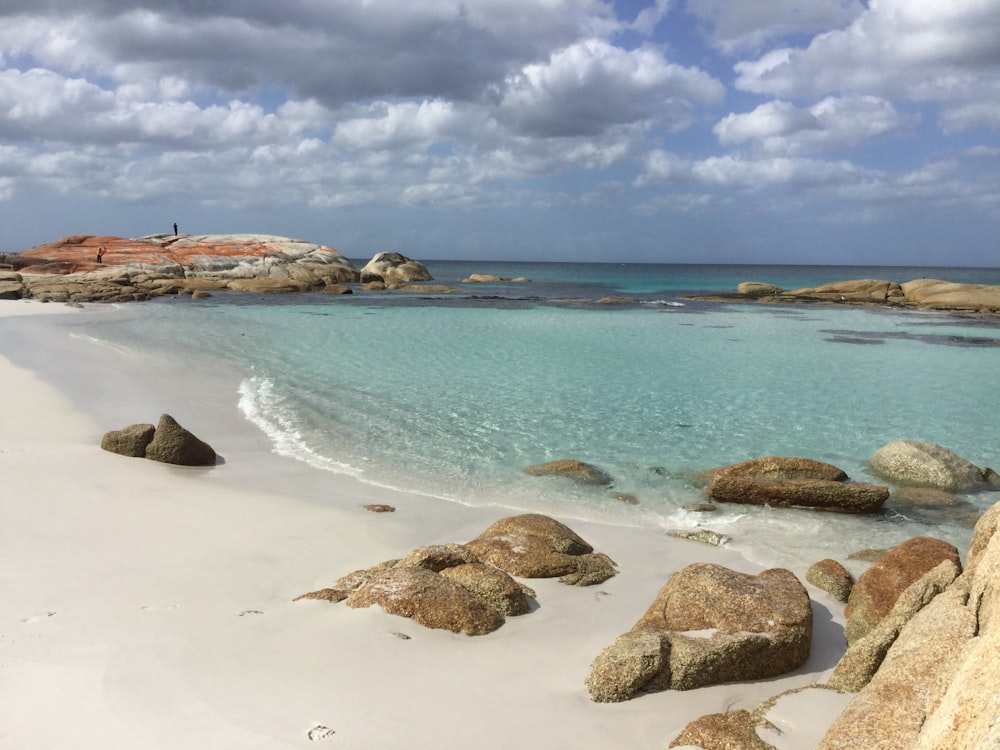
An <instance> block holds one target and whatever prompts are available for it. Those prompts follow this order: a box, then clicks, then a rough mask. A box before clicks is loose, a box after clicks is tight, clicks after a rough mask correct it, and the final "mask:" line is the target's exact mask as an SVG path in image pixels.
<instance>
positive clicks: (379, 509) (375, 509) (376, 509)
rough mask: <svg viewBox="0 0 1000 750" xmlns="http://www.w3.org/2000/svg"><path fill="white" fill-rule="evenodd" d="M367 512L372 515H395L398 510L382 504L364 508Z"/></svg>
mask: <svg viewBox="0 0 1000 750" xmlns="http://www.w3.org/2000/svg"><path fill="white" fill-rule="evenodd" d="M364 508H365V510H367V511H371V512H372V513H395V512H396V509H395V508H394V507H393V506H391V505H384V504H382V503H369V504H367V505H365V506H364Z"/></svg>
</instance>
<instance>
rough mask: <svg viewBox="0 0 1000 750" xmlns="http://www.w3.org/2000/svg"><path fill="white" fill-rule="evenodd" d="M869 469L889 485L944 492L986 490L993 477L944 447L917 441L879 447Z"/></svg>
mask: <svg viewBox="0 0 1000 750" xmlns="http://www.w3.org/2000/svg"><path fill="white" fill-rule="evenodd" d="M869 466H870V468H871V470H872V473H873V474H875V475H876V476H879V477H881V478H882V479H885V480H888V481H890V482H894V483H896V484H900V485H909V486H915V487H931V488H934V489H939V490H945V491H947V492H974V491H977V490H986V489H989V488H990V486H991V479H992V477H993V476H994V472H992V471H991V470H989V469H981V468H979V467H978V466H976V465H975V464H973V463H972V462H970V461H967V460H966V459H964V458H962V457H961V456H959V455H958V454H956V453H953V452H952V451H950V450H948V449H947V448H942V447H941V446H940V445H935V444H934V443H925V442H921V441H919V440H895V441H893V442H891V443H889V444H887V445H884V446H882V447H881V448H879V449H878V450H877V451H875V453H874V455H872V457H871V460H870V461H869Z"/></svg>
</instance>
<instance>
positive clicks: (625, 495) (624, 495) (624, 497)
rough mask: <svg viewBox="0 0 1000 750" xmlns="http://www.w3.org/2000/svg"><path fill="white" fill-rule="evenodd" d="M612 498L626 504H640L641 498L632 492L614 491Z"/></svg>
mask: <svg viewBox="0 0 1000 750" xmlns="http://www.w3.org/2000/svg"><path fill="white" fill-rule="evenodd" d="M611 498H612V499H614V500H617V501H618V502H620V503H624V504H625V505H638V504H639V498H637V497H636V496H635V495H633V494H632V493H630V492H612V493H611Z"/></svg>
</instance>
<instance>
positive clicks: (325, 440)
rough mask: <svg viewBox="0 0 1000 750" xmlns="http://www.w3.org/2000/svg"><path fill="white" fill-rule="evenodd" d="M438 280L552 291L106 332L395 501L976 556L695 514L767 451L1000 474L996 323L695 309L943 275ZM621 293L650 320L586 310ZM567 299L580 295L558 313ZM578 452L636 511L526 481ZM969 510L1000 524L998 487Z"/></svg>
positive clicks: (445, 270) (519, 269)
mask: <svg viewBox="0 0 1000 750" xmlns="http://www.w3.org/2000/svg"><path fill="white" fill-rule="evenodd" d="M430 267H431V271H432V273H434V275H435V277H436V279H437V280H438V281H439V282H441V283H450V282H453V281H454V280H455V279H458V278H461V277H463V276H466V275H468V274H469V273H473V272H483V273H495V274H496V275H503V276H509V277H513V276H529V277H531V278H532V279H533V281H532V282H531V283H530V284H526V283H517V284H513V283H505V284H497V285H485V286H480V285H476V286H475V287H472V286H471V285H468V286H462V287H461V292H460V293H458V294H455V295H426V294H412V293H399V292H386V293H383V294H374V295H372V294H367V293H366V294H357V295H353V296H343V297H331V296H324V295H318V294H317V295H294V296H281V297H270V296H256V295H231V296H230V295H217V296H216V297H214V298H212V299H211V300H208V301H206V302H204V303H202V302H198V303H195V302H192V301H191V300H189V299H178V300H170V301H163V302H157V303H152V304H146V305H141V306H134V307H130V308H129V310H128V313H127V314H124V315H121V316H117V317H116V318H115V319H114V320H112V321H107V322H105V323H104V324H103V326H104V327H103V329H102V333H101V336H102V337H103V338H104V339H105V340H107V341H109V342H113V343H114V344H115V345H116V346H127V347H137V348H146V349H152V350H157V351H163V352H166V351H171V352H177V351H180V352H183V353H184V356H188V357H191V358H192V362H193V363H195V364H193V367H210V366H212V365H211V361H215V362H219V361H220V360H221V363H224V364H225V366H226V367H230V368H235V369H236V370H237V371H238V372H240V373H243V382H242V384H241V386H240V394H239V402H240V408H241V409H242V410H243V412H244V413H245V415H246V416H247V418H248V419H250V420H251V421H252V422H254V423H255V424H256V425H258V426H259V427H260V428H261V429H263V430H265V431H266V432H267V433H268V434H269V436H270V437H271V439H272V441H273V443H274V445H275V449H276V450H277V451H279V452H281V453H284V454H287V455H291V456H294V457H296V458H299V459H301V460H303V461H307V462H308V463H310V464H312V465H313V466H315V467H317V468H320V469H329V470H334V471H341V472H347V473H350V474H353V475H355V476H358V477H360V478H362V479H363V480H365V481H369V482H373V483H376V484H381V485H385V486H391V487H397V488H402V489H408V490H415V491H418V492H422V493H427V494H431V495H435V496H440V497H446V498H449V499H453V500H456V501H459V502H463V503H469V504H504V505H511V506H514V507H517V508H523V509H526V510H537V511H541V512H550V513H556V514H561V515H565V516H570V517H580V518H589V519H601V520H607V521H614V522H621V523H635V524H645V525H653V526H657V527H663V528H677V527H684V526H693V525H695V524H701V525H703V526H708V527H710V528H715V529H717V530H719V531H723V532H725V533H728V534H731V535H732V536H733V542H732V545H733V546H736V547H738V548H739V549H741V550H742V551H744V552H745V553H746V554H748V555H749V556H751V557H753V558H755V559H758V560H760V561H761V562H764V563H767V564H781V565H788V566H795V565H797V564H798V563H800V562H803V561H806V562H813V561H815V560H816V559H819V557H817V555H819V556H836V557H843V556H844V555H845V554H846V553H847V552H849V551H852V550H855V549H858V548H864V547H877V546H887V545H891V544H896V543H898V542H899V541H902V540H903V539H905V538H908V537H910V536H914V535H917V534H928V535H933V536H939V537H941V538H946V539H948V540H949V541H953V542H954V543H956V544H958V545H959V547H960V549H962V551H963V552H964V547H965V546H966V545H967V541H968V538H969V530H968V523H967V522H966V520H964V519H963V518H956V517H954V516H949V517H943V516H927V515H923V516H920V517H918V516H917V514H916V513H909V512H908V513H907V514H906V515H902V514H900V513H899V512H889V513H886V514H883V515H880V516H878V517H874V518H854V517H845V516H837V515H834V514H820V513H815V512H809V511H798V510H771V509H767V508H763V509H761V508H746V507H742V506H728V507H725V508H724V509H722V510H721V511H720V512H718V513H715V514H711V515H705V514H694V513H691V512H688V511H685V510H683V508H682V506H684V505H685V504H688V503H692V502H696V501H698V500H699V499H700V497H701V488H700V487H699V486H698V483H697V482H696V481H695V480H694V478H693V475H694V474H696V473H697V472H700V471H702V470H705V469H708V468H712V467H715V466H720V465H724V464H728V463H733V462H736V461H742V460H745V459H748V458H754V457H758V456H765V455H795V456H807V457H810V458H816V459H820V460H824V461H829V462H832V463H834V464H837V465H838V466H840V467H841V468H842V469H844V470H845V471H847V472H848V473H849V474H850V475H851V476H852V478H853V479H855V480H857V481H865V482H867V481H876V480H874V479H873V478H872V477H870V476H869V475H868V474H867V472H866V468H865V462H866V460H867V459H868V458H869V457H870V456H871V454H872V453H873V452H874V451H875V450H876V449H878V448H879V447H881V446H882V445H884V444H885V443H887V442H890V441H892V440H896V439H900V438H909V439H916V440H926V441H929V442H934V443H938V444H941V445H943V446H945V447H947V448H950V449H951V450H954V451H955V452H957V453H959V454H960V455H962V456H964V457H966V458H968V459H969V460H971V461H973V462H974V463H977V464H980V465H993V466H1000V435H998V433H997V430H996V425H997V424H998V422H1000V402H998V400H997V399H996V397H995V390H996V386H995V380H996V376H995V373H996V372H997V371H998V367H1000V348H998V347H997V346H996V345H995V344H996V343H997V342H998V341H1000V327H998V326H997V325H996V324H993V323H982V322H980V323H978V324H974V322H973V321H961V320H957V319H955V318H953V317H950V316H947V315H943V314H923V313H913V312H891V311H887V310H881V309H864V308H841V307H830V306H810V307H780V306H758V305H719V304H708V303H697V302H693V301H684V300H681V299H680V298H679V294H680V292H682V291H686V290H709V291H731V290H732V289H733V288H734V287H735V284H736V283H738V281H739V280H746V279H748V278H754V279H755V280H761V281H772V282H774V283H778V284H780V285H782V286H785V287H786V288H791V287H793V286H805V285H814V284H819V283H825V282H826V281H831V280H835V279H838V278H839V279H844V278H858V277H861V276H864V277H869V278H872V277H879V278H893V279H897V280H907V279H909V278H916V277H919V276H931V275H937V274H936V273H935V271H937V269H864V270H865V271H866V273H863V274H862V273H857V272H854V273H852V272H851V271H854V270H856V269H850V270H845V269H834V270H823V269H821V270H816V269H813V272H814V275H813V276H811V277H810V276H808V269H805V270H803V269H800V268H780V267H763V268H761V267H755V268H752V269H751V268H747V267H705V266H701V267H699V266H685V267H669V266H655V267H643V266H584V265H580V266H572V265H566V264H552V265H544V266H542V265H541V264H530V265H525V264H495V265H487V264H483V263H479V264H461V263H451V264H439V265H438V267H437V268H435V266H434V265H433V264H430ZM713 268H715V271H714V275H713V271H712V269H713ZM768 270H769V271H770V274H769V275H767V273H766V272H767V271H768ZM877 270H882V271H885V273H876V272H875V271H877ZM890 271H891V272H892V274H891V275H890V273H889V272H890ZM963 272H964V270H963V271H957V270H952V269H949V270H948V271H947V272H945V271H941V274H942V275H941V276H940V277H942V278H948V279H949V280H976V281H982V283H1000V272H990V273H997V276H998V278H990V277H989V274H988V273H986V272H980V273H978V275H974V278H965V279H958V278H957V277H958V276H959V275H961V273H963ZM826 273H828V274H829V276H825V275H824V274H826ZM969 273H972V272H969ZM945 274H946V275H945ZM788 282H795V283H788ZM608 294H632V295H639V296H640V297H641V298H642V299H644V300H645V301H646V302H647V304H641V305H627V306H610V307H609V306H607V305H597V304H592V303H591V302H590V301H592V300H594V299H597V298H599V297H600V296H604V295H608ZM567 298H569V299H573V300H577V302H574V303H571V304H567V303H564V302H560V303H552V302H551V301H552V300H556V299H567ZM199 363H200V364H199ZM558 458H575V459H579V460H582V461H587V462H590V463H593V464H596V465H597V466H599V467H601V468H602V469H604V470H605V471H607V472H608V473H609V474H611V475H612V476H613V477H614V479H615V485H614V487H613V490H614V491H616V492H621V493H628V494H631V495H634V496H635V497H636V498H637V499H638V504H634V505H633V504H625V503H622V502H620V501H618V500H616V499H613V498H612V497H610V496H609V491H608V490H607V489H606V488H600V489H596V488H580V487H577V486H575V485H572V484H571V483H569V482H567V481H566V480H563V479H559V478H537V477H529V476H527V475H525V474H524V473H523V471H522V469H523V468H524V467H525V466H527V465H529V464H535V463H541V462H545V461H550V460H554V459H558ZM967 499H968V501H969V502H970V503H971V504H972V505H974V506H976V507H978V508H985V507H987V506H988V505H989V504H991V503H992V502H995V501H996V500H998V499H1000V493H986V494H982V495H976V496H970V497H969V498H967Z"/></svg>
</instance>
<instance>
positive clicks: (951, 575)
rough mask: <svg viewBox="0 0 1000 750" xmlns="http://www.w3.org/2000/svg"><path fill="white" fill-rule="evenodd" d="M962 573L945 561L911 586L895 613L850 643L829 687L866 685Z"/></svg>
mask: <svg viewBox="0 0 1000 750" xmlns="http://www.w3.org/2000/svg"><path fill="white" fill-rule="evenodd" d="M959 572H960V571H959V569H958V566H956V565H955V563H953V562H952V561H951V560H945V561H944V562H942V563H941V564H940V565H938V566H937V567H935V568H934V569H933V570H931V571H929V572H928V573H927V574H926V575H924V576H923V577H921V578H920V579H918V580H917V581H915V582H914V583H912V584H911V585H910V586H908V587H907V588H906V590H905V591H903V593H901V594H900V595H899V598H898V599H896V603H895V604H894V605H893V607H892V611H890V612H889V614H888V615H886V616H885V617H884V618H882V620H881V621H880V622H879V623H878V624H877V625H876V626H875V627H874V628H872V629H871V630H869V631H868V632H867V633H866V634H865V635H864V636H863V637H861V638H858V639H856V640H855V641H854V642H853V643H851V645H850V647H849V648H848V649H847V651H846V652H845V653H844V655H843V656H842V657H841V658H840V661H839V662H837V666H836V667H835V668H834V670H833V674H832V675H831V676H830V680H829V684H830V687H833V688H836V689H837V690H846V691H849V692H852V693H856V692H858V691H859V690H861V689H862V688H863V687H864V686H865V685H867V684H868V682H869V681H870V680H871V678H872V676H873V675H874V674H875V672H876V671H877V670H878V668H879V666H881V664H882V660H883V659H884V658H885V655H886V653H887V652H888V651H889V648H890V647H891V646H892V644H893V643H894V642H895V640H896V638H898V637H899V633H900V632H901V631H902V630H903V628H904V627H905V626H906V624H907V623H908V622H909V621H910V620H912V619H913V617H914V616H915V615H916V614H917V612H919V611H920V610H921V609H923V608H924V607H926V606H927V605H928V604H929V603H930V601H931V600H932V599H933V598H934V597H935V596H937V595H938V594H940V593H941V592H942V591H944V590H945V589H947V588H948V586H950V585H951V583H952V582H953V581H954V580H955V579H956V578H957V577H958V574H959Z"/></svg>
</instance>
